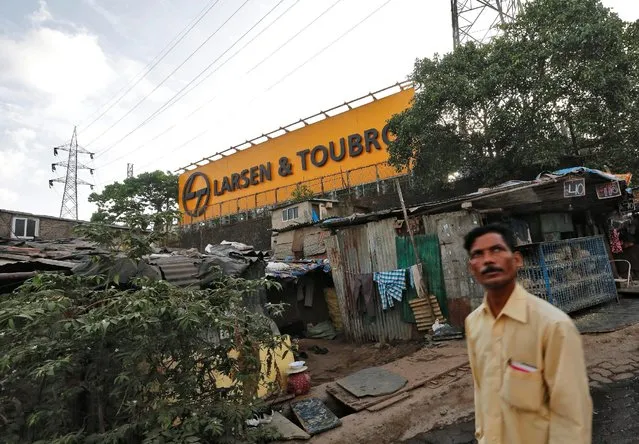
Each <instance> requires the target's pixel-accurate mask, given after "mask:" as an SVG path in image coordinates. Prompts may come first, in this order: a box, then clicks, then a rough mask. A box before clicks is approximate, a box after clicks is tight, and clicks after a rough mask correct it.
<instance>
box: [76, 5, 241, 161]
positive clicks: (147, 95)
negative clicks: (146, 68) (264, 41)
mask: <svg viewBox="0 0 639 444" xmlns="http://www.w3.org/2000/svg"><path fill="white" fill-rule="evenodd" d="M219 1H220V0H217V1H216V4H217V3H218V2H219ZM249 1H251V0H245V1H244V3H242V5H241V6H240V7H239V8H237V9H236V10H235V12H233V14H231V16H230V17H229V18H227V19H226V20H225V21H224V23H222V24H221V25H220V26H219V27H218V28H217V29H216V30H215V31H213V33H212V34H210V35H209V36H208V37H207V38H206V39H205V40H204V41H203V42H202V43H201V44H200V46H198V47H197V48H195V50H194V51H193V52H191V54H189V56H188V57H187V58H186V59H184V61H182V63H180V64H179V65H178V66H177V67H176V68H175V69H174V70H173V71H171V73H170V74H169V75H168V76H166V77H165V78H164V79H163V80H162V81H161V82H160V83H158V84H157V85H156V87H155V88H153V90H152V91H151V92H150V93H148V94H146V95H145V96H144V97H142V99H141V100H140V101H139V102H138V103H136V104H135V105H134V106H133V107H132V108H131V109H129V110H128V111H127V112H126V113H125V114H124V115H123V116H122V117H120V118H119V119H118V120H117V121H116V122H115V123H113V124H112V125H111V126H109V127H108V128H107V129H106V130H104V131H103V132H102V133H101V134H100V135H99V136H97V137H96V138H94V139H93V140H92V141H91V142H89V143H88V144H87V145H86V146H89V145H91V144H92V143H93V142H95V141H96V140H98V139H99V138H100V137H102V136H104V135H105V134H106V133H107V132H109V131H110V130H111V129H112V128H113V127H114V126H116V125H117V124H118V123H120V122H121V121H122V120H124V119H125V118H126V117H127V116H129V114H131V113H132V112H133V111H135V110H136V109H137V107H138V106H140V105H141V104H142V103H143V102H144V101H145V100H146V99H147V98H148V97H149V96H150V95H151V94H153V93H154V92H155V91H157V90H158V89H159V88H160V87H161V86H162V85H164V83H165V82H166V81H167V80H169V79H170V78H171V77H172V76H173V74H175V73H176V72H177V71H178V70H179V69H180V68H181V67H182V66H184V65H185V64H186V62H188V61H189V60H190V59H191V58H192V57H193V56H194V55H195V54H196V53H197V52H198V51H199V50H200V49H202V47H204V45H206V44H207V43H208V42H209V40H211V39H212V38H213V37H214V36H215V35H216V34H217V33H218V32H219V31H220V30H221V29H222V28H223V27H224V26H225V25H226V24H227V23H228V22H229V21H230V20H231V19H232V18H233V17H235V15H236V14H237V13H238V12H240V10H241V9H242V8H243V7H244V6H246V4H247V3H248V2H249ZM109 149H110V148H109ZM106 151H108V150H104V151H102V152H101V153H98V156H99V155H102V154H104V152H106Z"/></svg>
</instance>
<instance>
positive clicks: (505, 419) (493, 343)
mask: <svg viewBox="0 0 639 444" xmlns="http://www.w3.org/2000/svg"><path fill="white" fill-rule="evenodd" d="M464 247H465V248H466V250H467V251H468V254H469V256H470V269H471V272H472V274H473V276H474V277H475V279H476V280H477V281H478V282H479V283H480V284H481V285H482V286H483V287H484V289H485V290H486V293H485V297H484V302H483V303H482V304H481V305H480V306H479V307H478V308H477V309H476V310H475V311H473V312H472V313H471V314H470V315H469V316H468V318H466V337H467V342H468V354H469V358H470V366H471V369H472V373H473V379H474V383H475V434H476V437H477V439H478V441H479V443H480V444H489V443H490V444H528V443H530V444H546V443H548V444H590V443H591V440H592V399H591V398H590V392H589V388H588V376H587V373H586V364H585V360H584V353H583V347H582V344H581V337H580V335H579V332H578V331H577V329H576V327H575V325H574V323H573V322H572V320H571V319H570V317H568V315H566V314H565V313H564V312H563V311H561V310H559V309H558V308H556V307H554V306H553V305H551V304H549V303H548V302H546V301H544V300H543V299H541V298H538V297H536V296H533V295H531V294H530V293H528V292H527V291H526V290H525V289H524V288H523V287H521V286H520V285H519V284H518V283H517V270H518V269H519V267H521V266H522V265H523V258H522V256H521V253H519V252H517V251H515V242H514V236H513V234H512V232H511V231H510V230H509V229H508V228H507V227H504V226H501V225H487V226H484V227H478V228H475V229H474V230H473V231H471V232H470V233H468V234H467V235H466V239H465V245H464Z"/></svg>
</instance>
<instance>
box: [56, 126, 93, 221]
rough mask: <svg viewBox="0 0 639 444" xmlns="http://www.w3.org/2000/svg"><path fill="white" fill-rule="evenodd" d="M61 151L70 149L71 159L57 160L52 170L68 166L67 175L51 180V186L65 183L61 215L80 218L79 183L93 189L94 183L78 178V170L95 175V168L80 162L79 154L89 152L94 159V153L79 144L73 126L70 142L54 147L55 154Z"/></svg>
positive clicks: (68, 217) (75, 129)
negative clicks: (56, 183)
mask: <svg viewBox="0 0 639 444" xmlns="http://www.w3.org/2000/svg"><path fill="white" fill-rule="evenodd" d="M60 151H68V152H69V159H68V160H67V161H66V162H55V163H52V164H51V171H55V170H56V167H64V168H66V175H65V176H62V177H58V178H56V179H50V180H49V188H51V187H52V186H53V183H54V182H59V183H63V184H64V194H63V195H62V205H61V206H60V217H64V218H67V219H75V220H78V185H88V186H90V187H91V189H93V184H91V183H89V182H87V181H85V180H82V179H78V170H89V172H90V173H91V175H93V171H94V170H93V168H91V167H89V166H87V165H85V164H83V163H79V162H78V154H88V155H89V157H90V158H91V159H93V155H94V153H91V152H89V151H87V150H86V149H84V148H82V147H81V146H78V133H77V128H76V127H74V128H73V136H71V141H70V142H69V143H68V144H65V145H60V146H56V147H54V148H53V155H54V156H57V155H58V153H59V152H60Z"/></svg>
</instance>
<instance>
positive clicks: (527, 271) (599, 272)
mask: <svg viewBox="0 0 639 444" xmlns="http://www.w3.org/2000/svg"><path fill="white" fill-rule="evenodd" d="M519 250H520V251H521V252H522V254H523V256H524V266H523V268H521V270H519V281H520V283H521V284H522V285H523V286H524V287H525V288H526V289H527V290H528V291H529V292H531V293H532V294H535V295H537V296H539V297H540V298H543V299H545V300H547V301H548V302H550V303H551V304H553V305H555V306H557V307H559V308H561V309H562V310H563V311H565V312H567V313H571V312H574V311H577V310H582V309H584V308H588V307H592V306H595V305H598V304H601V303H603V302H607V301H611V300H614V299H616V298H617V287H616V285H615V280H614V276H613V273H612V268H611V266H610V258H609V257H608V251H607V250H606V245H605V240H604V238H603V237H602V236H595V237H585V238H577V239H567V240H562V241H557V242H543V243H538V244H532V245H526V246H523V247H520V248H519Z"/></svg>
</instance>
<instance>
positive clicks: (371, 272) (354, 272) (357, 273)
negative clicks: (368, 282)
mask: <svg viewBox="0 0 639 444" xmlns="http://www.w3.org/2000/svg"><path fill="white" fill-rule="evenodd" d="M416 265H419V264H416ZM414 266H415V265H411V266H410V267H405V268H396V269H394V270H385V271H349V270H343V271H342V273H346V274H352V275H355V276H359V275H360V274H373V273H389V272H391V271H396V270H404V271H409V270H410V269H411V267H414ZM333 269H334V268H333Z"/></svg>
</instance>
